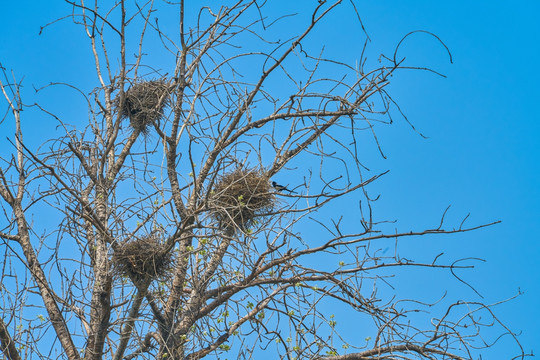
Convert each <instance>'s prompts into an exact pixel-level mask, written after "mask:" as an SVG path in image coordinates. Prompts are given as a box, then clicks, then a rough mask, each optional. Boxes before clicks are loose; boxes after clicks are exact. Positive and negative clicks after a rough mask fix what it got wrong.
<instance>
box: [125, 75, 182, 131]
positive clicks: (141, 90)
mask: <svg viewBox="0 0 540 360" xmlns="http://www.w3.org/2000/svg"><path fill="white" fill-rule="evenodd" d="M170 94H171V86H170V83H169V82H167V81H166V80H165V79H158V80H150V81H140V82H137V83H135V84H133V85H132V86H131V87H130V88H129V89H128V90H127V91H126V92H125V98H124V101H123V102H122V103H120V99H118V98H117V100H116V103H117V106H118V108H119V109H118V111H119V112H120V116H121V117H123V118H129V122H130V125H131V127H132V128H133V129H134V130H136V131H140V132H142V133H146V132H148V127H149V126H151V125H152V124H154V123H156V122H157V121H159V120H160V119H161V118H162V117H163V110H164V109H165V107H166V106H167V105H168V104H169V97H170Z"/></svg>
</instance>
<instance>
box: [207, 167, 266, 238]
mask: <svg viewBox="0 0 540 360" xmlns="http://www.w3.org/2000/svg"><path fill="white" fill-rule="evenodd" d="M210 203H211V208H212V215H213V217H214V218H215V219H216V220H217V221H218V222H219V224H220V226H221V227H222V228H224V229H227V230H232V229H234V228H240V229H247V228H249V227H251V226H252V225H254V224H255V219H256V218H257V217H259V216H262V215H263V214H265V213H268V212H270V211H271V209H272V208H273V206H274V203H275V195H274V192H273V191H272V187H271V185H270V182H269V178H268V176H267V174H266V173H265V172H264V171H263V170H261V169H244V168H238V169H236V170H234V171H233V172H230V173H228V174H225V175H223V176H222V177H221V178H219V179H218V181H217V182H216V185H215V187H214V189H213V191H212V193H211V197H210Z"/></svg>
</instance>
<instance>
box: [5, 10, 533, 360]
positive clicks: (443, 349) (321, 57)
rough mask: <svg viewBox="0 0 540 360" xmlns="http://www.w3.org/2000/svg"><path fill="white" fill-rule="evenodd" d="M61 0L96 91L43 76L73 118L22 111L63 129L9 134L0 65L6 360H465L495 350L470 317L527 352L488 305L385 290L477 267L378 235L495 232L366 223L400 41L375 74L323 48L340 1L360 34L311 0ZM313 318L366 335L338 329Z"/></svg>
mask: <svg viewBox="0 0 540 360" xmlns="http://www.w3.org/2000/svg"><path fill="white" fill-rule="evenodd" d="M66 3H68V4H69V5H70V6H71V7H72V12H71V14H70V15H69V16H68V17H66V18H63V19H60V20H59V21H72V22H73V23H74V24H75V25H76V27H77V28H78V29H81V30H82V31H84V33H85V34H86V37H87V40H88V44H89V46H90V48H91V51H92V54H93V57H94V62H95V71H96V75H97V80H98V83H97V86H96V87H95V89H94V90H93V91H90V92H88V91H84V90H83V89H82V87H81V86H80V85H79V84H55V85H51V86H52V89H53V90H54V89H56V88H59V87H63V86H68V87H69V89H72V90H73V93H74V94H75V96H82V97H83V98H84V99H85V101H86V103H87V104H88V114H89V116H88V120H87V121H86V122H81V121H72V120H70V119H68V118H64V117H63V116H62V114H56V113H52V112H50V111H48V110H46V107H44V106H43V107H42V105H32V106H33V107H34V108H36V107H39V108H40V109H41V111H42V113H43V116H46V117H49V118H51V119H54V125H53V126H52V127H58V129H61V130H62V135H59V136H57V137H54V138H51V139H48V140H47V141H45V142H44V143H43V144H41V145H40V146H36V144H33V143H27V142H25V138H24V136H23V135H24V133H25V132H24V131H23V129H24V128H25V125H24V114H25V113H24V112H23V110H24V109H25V108H27V105H25V102H24V101H23V99H22V97H21V92H20V89H21V83H20V82H18V81H17V77H16V76H15V75H14V74H12V73H9V72H8V71H7V70H6V69H4V68H2V69H3V78H2V81H1V83H0V86H1V89H2V92H3V98H4V99H5V101H6V103H7V106H8V107H9V112H8V114H7V115H6V117H5V118H4V119H3V120H2V121H3V124H2V126H3V127H5V129H8V128H9V129H11V128H12V126H13V125H14V127H13V129H14V135H13V136H12V137H11V138H10V139H11V144H12V148H11V150H10V151H6V152H3V153H2V156H3V157H2V159H1V161H2V162H1V165H0V195H1V198H2V200H1V204H2V216H3V218H4V220H3V222H2V223H1V225H0V227H1V229H0V238H1V239H2V243H1V244H0V249H1V250H2V256H3V258H4V261H3V265H2V273H1V276H2V287H1V293H2V306H1V309H2V311H1V317H0V341H1V348H2V351H3V353H4V356H6V357H7V358H9V359H21V358H28V359H34V358H39V359H48V358H52V359H56V358H67V359H79V358H85V359H102V358H110V359H115V360H119V359H136V358H141V359H144V358H149V359H155V358H159V359H190V360H195V359H202V358H204V357H210V358H231V357H237V358H241V359H251V358H257V357H258V356H261V354H262V352H263V351H264V352H265V353H264V356H265V357H270V358H282V359H318V358H323V357H324V358H326V359H331V360H341V359H343V360H345V359H348V360H349V359H471V358H474V357H476V356H478V354H481V353H482V349H486V348H490V347H492V346H495V345H496V341H495V342H493V343H492V342H489V341H487V342H483V341H484V340H483V337H482V332H481V331H482V330H483V329H484V328H486V327H494V328H496V329H497V331H498V334H500V335H507V336H509V337H511V338H514V339H515V345H516V353H517V356H516V358H524V357H525V356H526V354H525V353H524V352H523V350H522V348H521V346H520V345H519V342H518V341H517V338H516V337H515V335H514V334H513V333H512V332H511V331H510V330H509V329H508V328H507V327H506V326H505V325H503V324H502V323H501V322H500V321H499V320H498V319H497V317H496V316H495V315H494V313H493V311H492V307H493V305H489V304H483V303H477V302H467V301H458V302H455V303H451V304H448V306H445V307H444V309H443V310H442V312H440V313H431V312H430V311H431V309H439V311H440V308H439V307H434V306H432V305H433V304H424V303H422V302H420V301H419V300H420V299H421V297H419V299H402V298H400V297H399V294H393V293H392V292H389V291H388V290H389V289H390V288H386V290H383V289H382V288H381V287H385V285H384V284H386V283H390V282H391V279H389V277H391V276H392V275H393V274H394V273H397V272H400V271H401V270H402V269H405V268H411V267H414V268H425V271H434V270H435V269H447V271H449V272H455V271H456V270H457V269H460V268H462V269H463V268H470V267H472V265H471V264H470V263H462V262H458V261H456V262H453V261H451V262H448V263H443V262H442V261H441V260H440V259H438V258H435V259H433V260H432V261H430V262H419V261H414V260H407V259H404V258H401V257H400V255H399V253H398V252H397V251H395V252H393V251H390V253H389V254H387V255H385V253H384V252H382V251H380V249H381V244H383V243H384V244H386V243H388V242H389V241H391V242H395V243H397V242H398V241H399V240H400V239H402V238H405V237H413V238H414V237H417V236H421V235H430V236H440V235H446V234H455V233H462V232H467V231H471V230H476V229H479V228H482V227H485V226H488V225H492V224H480V225H474V226H469V227H466V226H465V225H464V224H463V223H461V224H456V225H450V226H449V225H447V224H446V223H445V221H444V214H443V215H442V217H441V221H440V223H438V224H435V226H434V227H433V228H431V229H420V230H408V231H396V230H395V229H394V226H393V225H392V224H389V223H388V222H385V221H381V220H380V219H379V218H380V217H379V215H376V206H375V205H374V203H375V201H376V199H375V198H372V197H370V195H369V193H368V191H369V187H370V183H372V182H374V181H376V180H377V179H379V178H380V177H381V176H383V175H384V174H385V173H384V172H383V173H375V174H373V173H370V171H369V170H368V169H367V168H366V167H365V166H364V165H363V163H362V162H361V161H362V156H361V155H362V151H361V150H360V148H361V146H360V145H359V144H363V143H364V142H365V141H366V140H370V141H372V140H375V142H374V144H375V148H377V147H378V146H379V145H378V144H379V143H378V140H377V137H376V133H375V130H376V126H380V125H382V124H385V123H391V122H392V121H391V120H392V119H391V113H392V112H396V111H397V112H399V107H397V105H396V104H395V102H394V100H393V99H392V98H391V97H390V95H389V94H388V93H387V90H386V89H387V86H388V84H389V83H390V78H391V77H392V76H393V75H394V74H396V72H398V71H399V70H400V69H410V68H411V67H409V66H408V65H406V64H405V63H404V59H403V58H402V57H400V55H399V48H400V44H401V43H400V44H397V47H396V50H395V52H394V54H392V55H391V56H382V57H381V58H380V63H379V65H378V66H376V68H372V69H368V68H367V65H366V64H367V63H368V62H367V61H366V59H365V58H364V55H363V54H364V53H363V52H361V53H360V55H359V58H358V59H357V62H356V64H355V65H350V64H346V63H344V62H342V61H340V59H335V58H332V57H331V56H328V55H326V54H325V52H324V51H322V52H321V49H322V47H323V45H324V44H321V43H318V42H317V41H316V34H317V28H318V26H319V25H320V24H321V23H324V21H325V20H326V19H327V17H328V16H330V14H332V12H333V11H335V9H336V8H338V7H339V6H347V7H349V8H350V9H349V10H350V11H349V13H350V14H351V16H354V17H357V18H358V21H359V24H360V25H361V23H360V16H359V14H358V11H357V7H356V5H355V2H352V1H351V2H343V4H342V1H340V0H338V1H318V2H316V1H313V2H309V3H308V2H306V3H305V5H304V7H305V9H304V10H303V12H302V13H300V14H297V15H295V16H294V17H293V16H289V14H288V13H287V12H286V10H283V9H276V8H275V7H276V6H277V5H278V4H277V3H280V4H279V5H278V6H283V4H281V2H274V3H272V4H270V3H267V2H266V1H260V0H259V1H256V0H237V1H223V2H221V1H212V2H208V4H207V5H199V2H197V4H196V5H194V4H193V2H191V3H185V2H184V1H183V0H180V1H179V2H178V3H173V2H169V1H163V2H160V1H153V0H148V1H142V2H139V1H124V0H117V1H115V2H112V5H111V2H105V1H103V3H102V4H100V3H99V1H97V0H95V1H94V2H93V3H92V4H90V3H87V2H85V1H82V0H81V1H78V0H73V1H69V0H66ZM107 6H110V7H107ZM272 7H274V8H272ZM284 11H285V12H284ZM172 14H174V16H176V19H177V20H176V23H175V24H172V23H171V17H172V16H171V15H172ZM53 24H54V22H53ZM289 28H290V29H295V30H294V31H297V29H300V28H301V30H300V31H299V32H298V33H295V34H294V33H291V31H292V30H287V29H289ZM363 35H365V34H363V33H360V34H354V36H355V37H361V36H363ZM409 35H410V34H409ZM409 35H407V36H409ZM428 35H429V36H434V37H435V38H436V36H435V35H433V34H429V33H428ZM351 36H352V35H351ZM364 38H365V36H364ZM437 39H438V38H437ZM366 44H367V41H366ZM364 47H365V45H364ZM441 47H442V48H443V49H445V48H446V47H445V46H444V44H443V43H442V42H441ZM450 59H451V58H450ZM417 69H418V70H425V71H431V70H429V69H424V68H417ZM51 86H48V87H47V88H50V87H51ZM37 91H38V93H39V92H41V91H43V89H38V90H37ZM68 105H69V104H68ZM6 131H7V130H6ZM372 142H373V141H372ZM285 179H287V181H285ZM278 183H280V184H278ZM45 214H46V215H48V216H47V220H46V221H44V220H42V217H43V216H41V215H45ZM49 215H50V216H49ZM51 218H52V220H51ZM462 264H465V265H462ZM336 304H337V305H336ZM329 306H339V308H340V309H348V311H350V313H351V314H352V315H353V316H355V317H357V318H358V327H359V328H362V329H363V330H362V332H363V333H369V334H371V335H370V336H369V337H366V339H363V337H362V340H359V337H358V336H356V335H355V334H347V333H345V334H340V333H339V332H338V329H339V327H338V326H337V320H336V319H335V318H334V317H333V316H332V315H330V312H329V311H328V307H329ZM419 312H427V313H428V314H429V320H428V321H424V320H425V319H424V318H423V317H422V316H420V315H418V313H419ZM480 319H481V320H480ZM268 354H271V355H268Z"/></svg>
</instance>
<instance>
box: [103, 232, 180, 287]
mask: <svg viewBox="0 0 540 360" xmlns="http://www.w3.org/2000/svg"><path fill="white" fill-rule="evenodd" d="M112 260H113V263H114V265H115V268H116V270H117V271H118V272H119V273H120V274H122V275H125V276H128V277H130V278H131V279H132V280H135V281H145V280H155V279H158V278H163V277H166V276H167V274H168V273H169V270H170V269H171V266H172V264H173V256H172V253H171V251H167V249H166V248H165V244H163V243H162V242H161V241H160V238H159V237H158V236H157V235H148V236H145V237H141V238H138V239H135V240H130V241H126V242H124V243H120V244H119V246H117V247H116V249H115V250H114V253H113V256H112Z"/></svg>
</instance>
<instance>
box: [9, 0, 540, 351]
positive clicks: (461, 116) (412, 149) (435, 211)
mask: <svg viewBox="0 0 540 360" xmlns="http://www.w3.org/2000/svg"><path fill="white" fill-rule="evenodd" d="M298 3H299V5H298V4H297V6H298V7H301V6H302V5H301V4H302V1H299V2H298ZM306 3H307V1H306ZM0 9H1V10H2V13H3V14H4V17H3V20H2V22H0V61H1V63H2V65H3V66H4V67H6V68H7V69H10V70H11V69H12V70H13V71H14V73H15V74H16V76H17V77H18V78H19V79H20V78H22V77H23V76H24V77H25V80H24V84H25V86H26V91H27V92H28V94H30V93H31V92H32V91H31V89H32V86H35V87H40V86H44V85H46V84H48V83H49V82H55V81H58V82H63V81H65V82H70V83H73V84H77V83H83V84H85V86H89V85H88V84H95V86H97V82H95V76H94V72H93V68H92V67H91V66H92V65H91V60H92V59H91V58H90V57H89V55H90V54H89V52H88V47H87V43H86V42H85V43H84V45H81V43H80V41H81V39H82V37H81V33H80V32H79V33H77V32H75V31H73V29H74V28H73V27H72V26H66V25H67V23H66V24H65V25H59V26H57V27H53V28H51V29H50V30H48V31H46V32H45V33H44V34H43V35H41V36H38V33H39V30H40V26H43V25H45V24H46V23H48V22H50V21H52V20H53V19H55V18H56V17H58V16H61V15H64V14H66V11H69V8H66V7H65V6H64V5H63V4H62V2H60V1H51V2H48V1H32V0H26V1H19V2H16V1H10V2H3V3H2V5H1V7H0ZM347 9H348V7H347ZM343 11H345V10H343ZM359 11H360V14H361V17H362V20H363V22H364V25H365V27H366V29H367V32H368V34H369V36H370V37H371V40H372V41H371V43H370V44H369V54H372V55H371V58H370V60H371V61H375V60H376V59H377V58H376V54H379V53H381V52H383V53H387V54H390V53H391V52H392V51H393V48H394V46H395V45H396V44H397V42H398V41H399V40H400V38H401V37H402V36H403V35H405V34H406V33H408V32H409V31H412V30H419V29H422V30H428V31H431V32H433V33H435V34H437V35H438V36H439V37H440V38H441V39H442V40H443V41H444V42H445V43H446V45H447V46H448V47H449V48H450V50H451V52H452V55H453V60H454V63H453V64H450V63H449V61H448V56H447V54H446V52H445V50H444V48H442V47H441V46H440V45H438V44H437V42H436V41H434V40H433V39H432V38H429V37H427V36H424V35H416V36H414V37H411V38H410V39H409V40H407V42H405V43H404V44H403V48H402V50H401V52H400V54H402V55H404V56H406V57H407V61H408V62H409V64H411V65H417V66H426V67H431V68H433V69H436V70H438V71H440V72H441V73H444V74H445V75H446V76H447V78H445V79H444V78H440V77H437V76H434V75H432V74H428V73H420V72H401V73H399V74H398V75H397V76H395V78H394V82H393V85H392V86H391V88H390V91H391V93H392V94H393V96H394V98H395V100H397V101H398V103H399V105H400V106H401V108H402V110H403V111H404V112H405V113H406V115H407V116H408V118H409V120H410V121H411V122H412V123H413V124H414V125H415V127H416V128H417V129H418V130H419V131H420V132H422V133H423V134H424V135H426V136H427V137H428V139H423V138H421V137H420V136H418V134H416V133H415V132H414V131H412V130H411V129H410V127H409V126H408V125H407V123H406V122H405V121H403V120H401V119H399V118H398V117H397V116H396V123H395V125H394V126H391V127H386V128H383V129H382V130H380V132H379V134H378V135H379V140H380V141H381V143H382V145H383V150H384V152H385V154H386V156H387V158H388V159H387V160H383V159H379V160H377V161H376V162H375V161H373V162H371V163H370V166H371V167H372V168H373V169H374V170H385V169H390V170H391V172H390V174H389V175H388V176H386V177H385V178H383V179H382V180H381V181H380V182H379V183H378V184H377V185H376V187H375V188H373V190H374V191H379V192H380V193H381V194H382V196H381V200H380V202H379V204H378V207H379V212H384V215H385V217H386V218H387V219H398V220H399V222H398V225H397V226H398V227H401V228H409V227H411V226H413V227H415V228H421V227H424V226H430V225H432V224H433V223H436V222H437V221H438V218H439V216H440V214H441V213H442V211H444V209H445V208H446V207H447V206H448V205H450V204H451V205H452V208H451V210H450V213H449V221H450V222H452V221H453V222H454V223H456V222H457V223H459V219H460V218H462V217H464V216H465V215H467V214H468V213H469V212H470V213H471V216H470V220H469V222H468V223H469V224H478V223H484V222H491V221H494V220H502V223H501V224H499V225H496V226H494V227H492V228H488V229H485V230H482V231H478V232H475V233H473V234H466V235H457V236H453V237H445V238H444V239H442V238H438V239H435V240H433V239H431V240H429V239H419V240H418V241H417V242H411V243H407V245H408V246H410V247H407V248H406V249H404V251H405V252H426V254H427V255H426V256H427V257H429V255H432V254H437V253H439V252H443V251H444V252H445V253H446V254H447V255H448V257H449V258H451V257H452V256H454V257H479V258H483V259H485V260H486V262H485V263H478V264H477V265H478V266H477V268H476V269H475V270H474V271H472V272H468V273H467V274H466V276H465V277H466V278H467V280H468V281H469V282H470V283H471V284H473V285H474V286H475V288H476V289H477V290H478V291H479V292H480V293H481V294H482V295H483V296H484V297H485V301H486V302H496V301H500V300H503V299H505V298H507V297H510V296H512V295H515V294H516V293H517V291H518V289H521V291H523V292H524V295H523V296H521V297H519V298H518V299H516V300H514V301H512V302H511V303H509V304H505V305H503V306H501V307H500V308H499V315H500V317H501V318H502V319H503V320H504V321H505V322H506V323H507V324H508V325H509V326H510V327H511V328H512V329H513V330H514V331H517V332H519V331H522V332H523V334H522V336H521V337H520V339H521V342H522V345H523V346H524V348H525V350H526V351H530V350H531V349H533V350H536V352H538V351H540V347H538V345H537V344H540V329H539V326H538V324H537V322H538V319H539V318H540V301H539V300H538V299H539V298H540V270H539V266H538V259H539V258H540V245H539V243H540V239H539V235H538V229H537V228H538V225H540V221H538V218H539V217H540V206H539V205H538V204H539V202H540V190H539V184H540V181H539V180H540V165H539V164H540V161H539V160H538V159H539V157H540V145H539V141H538V138H539V136H540V110H539V107H538V97H539V96H540V92H539V90H538V84H540V75H539V73H538V71H537V70H536V65H537V62H538V58H539V57H540V26H539V25H538V14H539V13H540V2H538V1H536V0H534V1H533V0H529V1H523V0H520V1H515V2H512V3H511V2H507V1H505V2H503V1H463V0H457V1H451V2H450V1H447V2H440V1H432V0H429V1H428V0H422V1H407V2H405V1H375V0H370V1H362V2H361V3H360V5H359ZM341 15H343V14H341ZM343 19H344V17H343V16H340V14H339V13H338V14H336V15H335V16H334V17H333V18H332V19H331V21H330V22H329V23H327V24H326V25H325V29H324V31H323V32H321V33H319V34H320V36H321V38H320V40H321V41H324V42H326V43H327V50H326V51H328V52H332V53H333V54H334V57H336V58H343V59H345V60H346V61H348V62H351V63H354V61H355V59H357V58H358V57H359V55H360V51H361V46H362V42H361V41H359V42H358V44H351V43H350V42H347V43H345V42H342V39H343V40H344V39H346V37H345V36H342V34H343V33H344V32H347V31H358V28H357V25H356V24H353V23H352V22H351V23H350V24H349V23H348V22H345V21H344V20H343ZM58 39H62V41H60V42H59V41H58ZM89 66H90V67H89ZM59 100H61V99H59ZM32 101H33V100H32ZM51 106H53V107H54V106H58V107H60V106H62V104H61V103H57V104H52V105H51ZM81 111H82V113H81ZM73 116H83V117H84V116H86V110H85V108H84V104H82V106H81V108H79V109H73ZM33 121H36V122H39V120H38V119H34V120H33ZM35 125H36V129H40V127H39V125H38V124H35ZM32 126H34V124H32ZM33 135H34V136H35V137H36V139H38V138H39V137H40V136H41V132H40V131H36V132H35V134H33ZM29 136H31V135H30V134H29ZM0 144H5V143H4V142H0ZM449 281H450V282H452V280H451V279H450V280H449ZM451 288H452V289H454V291H458V292H462V293H463V296H464V298H471V297H472V298H474V296H475V294H474V293H473V292H472V291H470V290H469V289H468V288H467V287H465V286H462V285H460V284H455V281H453V285H452V286H451ZM412 289H413V290H414V291H421V287H414V286H413V287H412ZM500 358H501V359H502V358H503V357H500Z"/></svg>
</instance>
